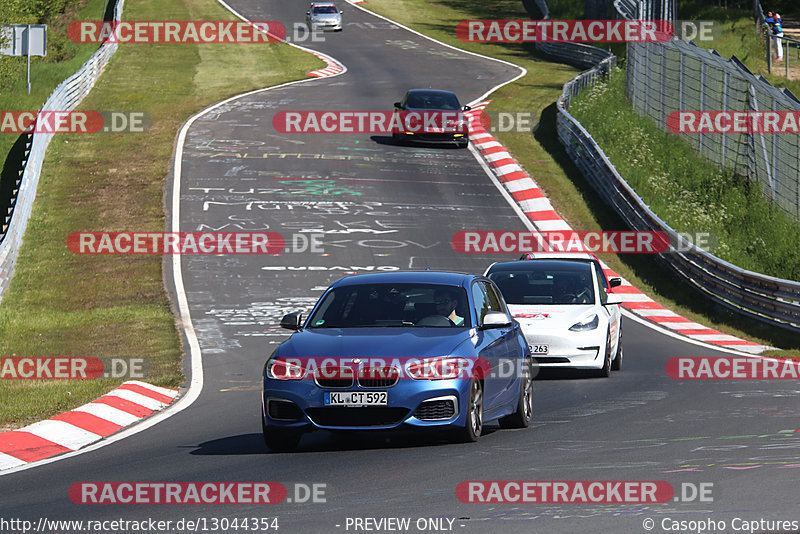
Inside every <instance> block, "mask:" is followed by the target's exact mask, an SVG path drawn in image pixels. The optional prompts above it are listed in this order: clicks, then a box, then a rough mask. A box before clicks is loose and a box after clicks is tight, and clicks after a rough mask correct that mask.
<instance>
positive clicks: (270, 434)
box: [261, 415, 302, 452]
mask: <svg viewBox="0 0 800 534" xmlns="http://www.w3.org/2000/svg"><path fill="white" fill-rule="evenodd" d="M261 434H263V436H264V444H265V445H266V446H267V447H269V449H270V450H272V451H275V452H287V451H292V450H294V449H295V448H297V444H298V443H300V438H301V437H302V434H301V433H300V432H297V431H296V430H286V429H277V428H268V427H267V425H265V424H264V416H263V415H262V416H261Z"/></svg>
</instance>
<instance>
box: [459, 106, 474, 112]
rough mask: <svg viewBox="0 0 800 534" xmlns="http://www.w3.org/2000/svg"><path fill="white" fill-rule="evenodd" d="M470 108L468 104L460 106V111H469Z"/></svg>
mask: <svg viewBox="0 0 800 534" xmlns="http://www.w3.org/2000/svg"><path fill="white" fill-rule="evenodd" d="M471 109H472V108H471V107H470V106H464V107H463V108H461V111H469V110H471Z"/></svg>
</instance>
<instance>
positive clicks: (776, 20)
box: [764, 11, 783, 61]
mask: <svg viewBox="0 0 800 534" xmlns="http://www.w3.org/2000/svg"><path fill="white" fill-rule="evenodd" d="M764 22H766V23H767V24H769V27H770V30H772V37H774V38H775V53H776V54H777V56H778V57H777V59H776V60H775V61H783V40H782V39H781V37H783V20H782V19H781V15H780V13H775V14H774V15H773V14H772V11H767V16H766V17H765V18H764Z"/></svg>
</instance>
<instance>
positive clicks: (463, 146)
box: [457, 140, 469, 148]
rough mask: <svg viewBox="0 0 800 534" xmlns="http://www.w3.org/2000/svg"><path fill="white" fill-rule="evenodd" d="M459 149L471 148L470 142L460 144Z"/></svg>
mask: <svg viewBox="0 0 800 534" xmlns="http://www.w3.org/2000/svg"><path fill="white" fill-rule="evenodd" d="M457 146H458V148H467V147H468V146H469V140H467V141H464V142H462V143H458V145H457Z"/></svg>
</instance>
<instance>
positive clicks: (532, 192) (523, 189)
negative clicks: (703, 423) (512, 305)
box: [465, 100, 772, 354]
mask: <svg viewBox="0 0 800 534" xmlns="http://www.w3.org/2000/svg"><path fill="white" fill-rule="evenodd" d="M489 102H490V100H487V101H483V102H478V103H477V104H475V105H473V106H472V109H471V110H470V111H468V112H466V113H465V114H466V115H467V116H468V118H469V121H470V141H471V143H472V146H473V147H474V148H475V149H476V150H477V151H478V153H480V155H481V157H483V159H484V161H485V162H486V164H487V165H488V166H489V168H491V169H492V172H493V173H494V174H495V176H497V179H498V180H499V181H500V182H501V183H502V184H503V186H504V187H505V188H506V190H507V191H508V192H509V194H510V195H511V196H512V197H513V198H514V200H515V201H516V202H517V204H518V205H519V207H520V209H521V210H522V211H523V212H524V213H525V215H526V216H527V217H528V219H530V221H531V222H532V223H533V225H534V226H535V227H536V229H537V230H538V231H540V232H546V231H557V230H572V228H571V227H570V226H569V224H567V222H566V221H564V219H562V218H561V217H560V216H559V215H558V213H556V211H555V210H554V209H553V206H552V205H551V204H550V201H549V200H548V199H547V197H546V196H545V194H544V192H543V191H542V190H541V189H540V188H539V186H538V185H537V184H536V182H535V181H534V180H533V179H532V178H531V177H530V176H529V175H528V173H527V172H525V171H524V170H523V169H522V167H521V166H520V165H519V163H518V162H517V161H516V160H515V159H514V158H513V157H512V156H511V154H510V153H509V152H508V151H507V150H506V149H505V147H503V145H501V144H500V142H499V141H498V140H497V139H496V138H495V137H494V136H493V135H491V134H490V133H489V132H487V131H486V129H485V127H484V126H483V125H482V124H481V122H480V121H479V119H478V118H479V115H480V112H481V111H482V110H483V109H484V108H485V107H486V106H487V105H488V104H489ZM601 264H602V265H603V270H604V271H605V273H606V276H608V277H609V278H611V277H619V278H622V277H621V276H620V275H619V274H617V273H615V272H614V271H613V270H611V269H609V268H608V266H607V265H606V264H605V263H603V262H602V260H601ZM613 293H614V294H616V295H619V296H620V297H621V298H622V301H623V302H622V306H623V307H624V308H625V309H627V310H628V311H630V312H632V313H634V314H636V315H638V316H640V317H642V318H644V319H647V320H649V321H652V322H654V323H657V324H658V325H660V326H662V327H664V328H667V329H669V330H672V331H674V332H676V333H678V334H682V335H684V336H687V337H689V338H692V339H694V340H697V341H702V342H704V343H709V344H711V345H715V346H718V347H724V348H727V349H733V350H738V351H742V352H748V353H752V354H759V353H761V352H763V351H765V350H768V349H771V348H772V347H768V346H766V345H759V344H758V343H753V342H752V341H747V340H744V339H739V338H737V337H735V336H731V335H728V334H725V333H723V332H719V331H717V330H714V329H713V328H708V327H707V326H704V325H701V324H698V323H695V322H692V321H690V320H689V319H686V318H685V317H682V316H680V315H678V314H677V313H675V312H673V311H671V310H668V309H666V308H664V307H663V306H662V305H661V304H659V303H658V302H656V301H654V300H653V299H651V298H650V297H648V296H647V295H645V294H644V293H642V292H641V291H639V290H638V289H636V288H635V287H634V286H632V285H631V284H630V282H628V281H627V280H625V279H624V278H623V279H622V285H621V286H619V287H616V288H614V289H613Z"/></svg>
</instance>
